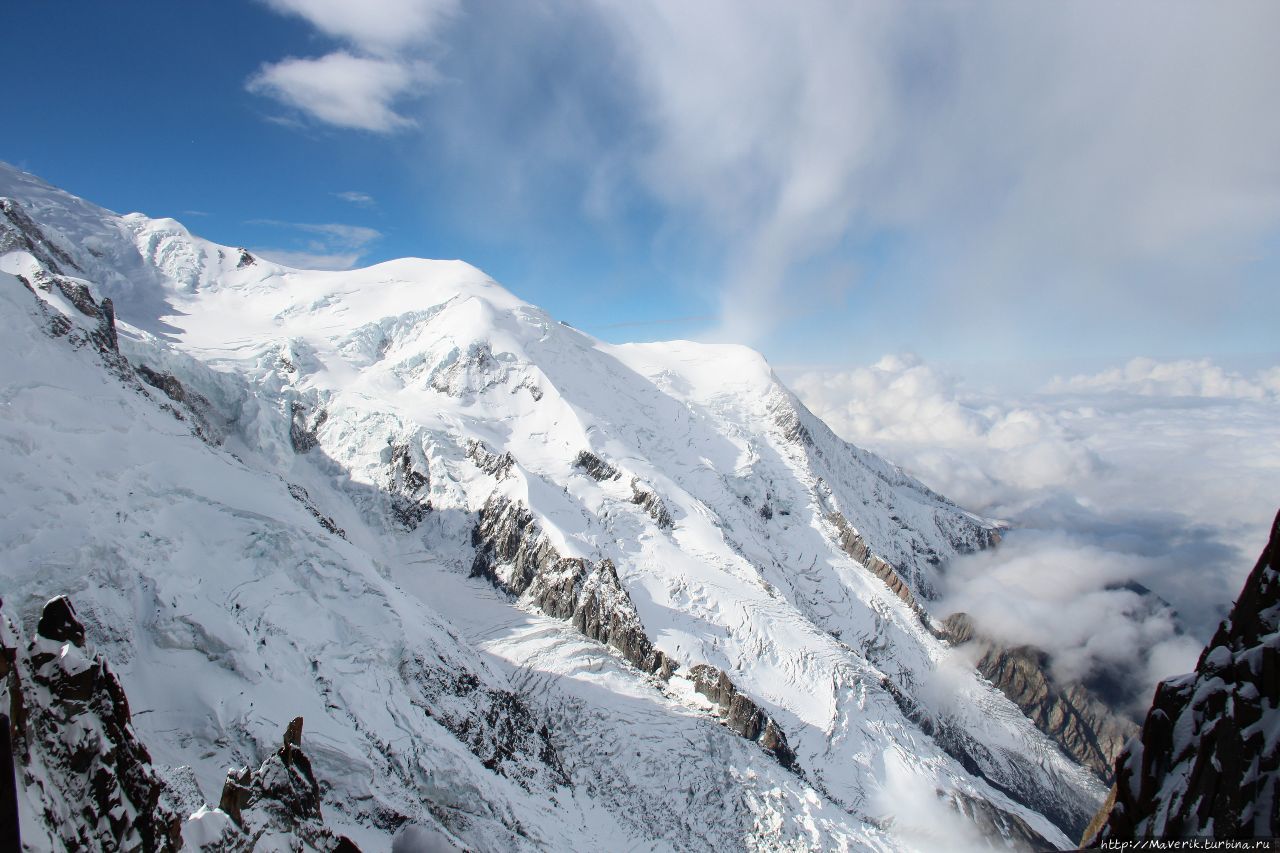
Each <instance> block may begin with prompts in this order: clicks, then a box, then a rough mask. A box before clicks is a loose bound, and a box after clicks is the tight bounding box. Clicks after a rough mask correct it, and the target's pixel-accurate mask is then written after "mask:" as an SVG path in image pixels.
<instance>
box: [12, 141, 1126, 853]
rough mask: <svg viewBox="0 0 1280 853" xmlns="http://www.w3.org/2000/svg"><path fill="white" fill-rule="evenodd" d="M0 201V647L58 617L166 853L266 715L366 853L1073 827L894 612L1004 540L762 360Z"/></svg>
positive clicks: (1003, 731)
mask: <svg viewBox="0 0 1280 853" xmlns="http://www.w3.org/2000/svg"><path fill="white" fill-rule="evenodd" d="M0 199H3V201H0V300H2V301H3V310H2V311H0V316H2V317H3V323H4V334H3V335H0V365H2V367H0V440H2V441H3V443H4V445H5V448H6V450H5V452H4V453H3V454H2V455H0V466H3V471H2V476H0V490H2V500H3V505H4V507H5V512H4V513H3V519H2V520H0V548H3V553H4V554H5V558H4V561H3V569H2V572H3V575H2V578H3V586H2V588H0V596H2V597H3V612H4V614H5V615H6V617H7V618H8V619H10V620H12V622H13V624H14V625H15V626H17V627H18V629H20V630H23V631H25V633H26V635H29V636H34V635H35V623H36V620H37V619H38V618H39V615H40V613H41V608H42V607H43V605H44V603H45V602H46V601H47V600H49V599H50V598H52V597H55V596H60V595H66V596H68V597H69V599H70V600H71V601H73V602H74V606H75V609H76V611H77V612H78V613H79V616H80V619H81V620H82V621H83V623H84V627H85V631H86V633H87V635H88V637H89V639H90V640H91V641H92V644H93V646H94V647H95V648H96V649H97V650H98V652H99V653H101V654H102V655H103V656H104V658H105V659H106V660H109V661H110V665H111V668H112V670H113V671H114V673H115V675H116V677H118V679H119V681H120V683H121V685H122V686H123V688H124V690H125V691H126V692H127V695H128V697H129V702H130V705H131V706H132V709H133V713H132V722H131V725H132V729H133V731H135V732H136V734H137V736H138V738H139V739H140V740H141V741H142V742H144V743H145V744H146V746H147V748H148V749H149V750H150V753H151V757H152V761H153V763H154V765H155V767H156V772H157V773H158V774H159V776H160V777H161V778H163V779H165V780H168V783H169V788H170V789H171V790H172V791H176V792H184V793H183V795H182V796H178V795H177V794H173V795H172V796H171V799H172V800H173V802H172V803H170V805H169V806H168V807H170V808H172V809H173V810H174V811H175V812H176V813H181V814H184V815H188V816H192V817H190V818H189V819H188V831H187V833H186V835H185V836H184V837H186V838H187V839H188V843H189V845H198V843H199V841H200V839H203V838H205V837H206V835H207V833H206V832H205V830H206V829H207V828H208V827H209V826H212V825H214V824H215V823H216V825H217V826H223V825H224V824H225V821H223V823H217V822H216V821H214V820H213V819H212V818H211V817H210V815H211V814H212V815H215V816H216V815H219V814H221V812H218V811H217V809H216V806H217V803H218V791H219V790H220V789H221V786H222V784H223V780H224V778H225V777H226V775H227V771H228V769H229V768H243V767H257V766H258V765H259V764H260V763H261V762H262V759H263V756H265V755H267V754H268V753H270V751H271V750H272V749H273V748H275V746H276V745H277V744H278V743H279V740H280V732H281V731H282V730H284V728H285V726H286V724H287V723H289V721H290V720H293V719H294V718H296V717H303V718H305V720H306V732H307V734H306V741H305V748H306V753H307V755H308V756H309V757H310V762H311V766H312V767H313V768H314V772H315V776H316V777H317V779H318V780H319V783H320V786H321V789H322V791H323V810H324V817H325V822H326V824H327V825H328V826H329V827H331V828H332V831H333V832H334V833H340V834H342V835H344V836H347V837H349V838H350V839H352V840H353V841H354V842H355V843H357V844H358V845H359V846H360V847H361V848H362V849H366V850H379V849H389V848H390V846H391V844H392V843H393V840H394V839H396V838H401V839H404V838H410V837H429V838H431V839H433V840H432V844H435V845H436V846H441V845H444V846H445V849H447V848H448V845H452V846H453V847H455V848H457V849H472V850H494V851H497V850H580V849H636V850H780V849H792V850H935V849H990V848H994V849H1043V848H1044V847H1047V846H1057V847H1062V848H1069V847H1071V846H1073V845H1072V844H1071V841H1070V839H1072V838H1077V837H1079V836H1080V834H1081V832H1082V830H1083V829H1084V827H1085V826H1086V825H1087V823H1088V821H1089V819H1090V817H1092V816H1093V814H1094V813H1095V812H1096V811H1097V809H1098V806H1099V805H1100V804H1101V802H1102V799H1103V797H1104V795H1105V789H1104V788H1103V786H1102V784H1101V783H1100V782H1099V780H1098V779H1097V778H1096V777H1095V776H1094V775H1093V774H1091V773H1090V772H1089V771H1088V770H1086V769H1085V768H1083V767H1081V766H1080V765H1078V764H1077V763H1075V762H1074V761H1073V760H1071V759H1070V758H1069V757H1067V756H1066V755H1065V754H1064V753H1063V751H1062V750H1061V749H1060V748H1059V746H1058V745H1057V744H1055V743H1054V742H1053V741H1052V740H1051V739H1050V738H1048V737H1047V736H1046V735H1045V734H1044V733H1042V732H1041V731H1040V730H1038V729H1037V728H1036V727H1035V725H1034V724H1033V723H1032V722H1031V721H1029V720H1028V719H1027V718H1026V716H1024V715H1023V713H1022V712H1021V711H1020V710H1019V709H1018V707H1017V706H1015V705H1014V704H1013V703H1012V702H1011V701H1010V700H1009V699H1008V698H1007V697H1006V696H1005V695H1004V694H1003V693H1001V692H1000V691H999V690H998V689H996V688H995V687H994V686H993V685H992V684H990V683H989V682H988V681H986V680H985V679H984V678H983V677H982V676H981V675H980V674H979V673H978V672H977V671H976V670H975V669H974V667H973V664H972V662H971V661H970V660H968V659H967V658H966V657H964V656H963V655H961V654H958V653H957V651H956V649H955V648H953V645H952V643H951V642H950V641H949V639H948V634H947V631H946V628H945V627H944V625H943V622H942V617H943V616H945V615H947V614H941V613H939V614H934V613H932V612H931V610H930V602H931V600H932V599H933V597H934V596H935V594H936V590H937V587H938V582H939V578H940V576H941V575H940V573H941V572H944V571H945V565H946V562H947V560H949V559H951V558H952V557H954V556H956V555H957V554H961V553H967V552H971V551H974V550H976V549H981V548H987V547H992V546H993V545H994V544H995V543H996V542H998V539H999V526H998V525H997V524H995V523H993V522H991V521H989V520H986V519H984V518H981V517H978V516H976V515H974V514H972V513H969V512H966V511H964V510H963V509H961V508H960V507H958V506H956V505H955V504H953V503H952V502H950V501H948V500H947V499H945V498H944V497H942V496H940V495H938V494H936V493H934V492H932V491H930V490H929V489H928V488H926V487H925V486H923V485H922V484H921V483H919V482H918V481H916V480H915V479H913V478H912V477H910V476H908V475H907V474H905V473H904V472H903V471H901V470H900V469H898V468H897V467H895V466H894V465H892V464H890V463H888V462H886V461H885V460H882V459H880V458H879V457H876V456H875V455H873V454H871V453H868V452H866V451H863V450H860V449H859V448H856V447H854V446H852V445H850V444H848V443H846V442H844V441H842V440H840V439H839V438H837V437H836V436H835V435H834V434H833V433H832V432H831V430H830V429H828V428H827V426H826V425H825V424H823V423H822V421H820V420H819V419H817V418H816V417H814V416H813V415H812V414H811V413H810V412H809V411H808V410H807V409H805V408H804V406H803V405H801V404H800V402H799V401H798V400H797V398H796V397H795V396H794V395H793V394H792V393H791V392H790V391H789V390H788V389H787V388H786V387H785V386H784V385H783V384H782V383H781V382H780V381H779V380H778V378H777V377H776V376H775V375H774V373H773V371H772V370H771V368H770V367H769V365H768V363H767V362H766V361H765V360H764V358H763V357H762V356H760V355H759V354H758V353H756V352H754V351H752V350H750V349H747V348H745V347H740V346H731V345H709V344H701V343H692V342H684V341H676V342H666V343H649V344H627V345H611V344H607V343H604V342H601V341H599V340H596V339H594V338H592V337H591V336H589V335H587V334H585V333H583V332H581V331H578V330H576V329H573V328H571V327H569V326H567V325H565V324H563V323H561V322H558V321H557V320H555V319H554V318H553V317H551V316H549V315H548V314H547V313H546V312H544V311H542V310H540V309H538V308H537V307H535V306H532V305H530V304H527V303H525V302H523V301H521V300H520V299H519V298H517V297H516V296H514V295H513V294H512V293H510V292H509V291H507V290H506V289H504V288H503V287H501V286H500V285H498V284H497V283H496V282H494V281H493V280H492V279H490V278H489V277H488V276H486V275H485V274H484V273H483V272H481V271H480V270H478V269H476V268H474V267H472V266H470V265H468V264H465V263H463V262H460V261H428V260H419V259H404V260H398V261H391V262H387V263H382V264H378V265H376V266H372V267H369V268H366V269H359V270H351V271H342V272H320V271H307V270H296V269H289V268H287V267H284V266H281V265H278V264H274V263H271V262H270V261H267V260H266V259H263V258H261V257H256V256H255V255H254V254H252V253H251V252H249V251H247V250H244V249H239V248H235V247H227V246H219V245H216V244H214V243H211V242H209V241H206V240H204V239H201V238H199V237H197V236H194V235H192V234H191V233H190V232H189V231H187V229H186V228H185V227H183V226H182V225H181V224H180V223H178V222H176V221H173V220H169V219H152V218H149V217H146V216H143V215H141V214H128V215H117V214H115V213H112V212H110V211H107V210H105V209H102V208H100V207H97V206H95V205H93V204H91V203H89V202H86V201H84V200H82V199H79V198H77V197H75V196H73V195H71V194H69V193H66V192H64V191H62V190H59V189H57V188H54V187H51V186H49V185H48V184H45V183H44V182H42V181H40V180H39V179H38V178H35V177H34V176H31V175H29V174H26V173H24V172H21V171H19V170H17V169H14V168H12V167H9V166H5V165H3V164H0ZM22 772H31V773H36V772H38V769H28V771H23V770H22V768H20V774H21V773H22ZM38 788H39V786H32V785H27V786H26V787H24V786H23V783H22V780H21V779H20V780H19V789H20V790H21V791H22V792H23V794H22V796H23V797H25V798H26V799H24V800H23V801H22V802H21V803H20V806H21V810H22V813H23V815H24V823H23V831H24V840H25V842H26V843H27V844H28V846H29V847H30V848H31V849H37V850H38V849H54V848H56V847H57V846H58V845H59V844H61V843H63V842H61V841H59V838H58V835H57V832H58V830H57V827H56V826H51V825H49V823H48V821H43V820H42V819H41V818H40V815H41V813H42V809H43V808H44V806H43V805H42V804H41V803H40V802H38V801H37V800H38V799H39V797H38ZM201 827H204V829H201ZM424 834H425V835H424ZM282 843H284V842H282ZM297 843H299V844H301V843H302V842H301V841H298V842H297ZM281 849H287V848H281Z"/></svg>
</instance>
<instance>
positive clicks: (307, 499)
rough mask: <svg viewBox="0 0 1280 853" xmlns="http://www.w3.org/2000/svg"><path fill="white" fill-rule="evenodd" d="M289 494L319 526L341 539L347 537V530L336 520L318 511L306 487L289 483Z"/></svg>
mask: <svg viewBox="0 0 1280 853" xmlns="http://www.w3.org/2000/svg"><path fill="white" fill-rule="evenodd" d="M289 494H290V496H292V497H293V499H294V500H295V501H297V502H298V503H300V504H302V505H303V506H304V507H306V508H307V512H309V513H311V517H312V518H314V519H315V520H316V522H317V523H318V524H319V525H320V526H321V527H323V528H324V529H325V530H327V531H329V532H330V533H332V534H333V535H334V536H337V537H339V538H341V539H346V538H347V531H345V530H343V529H342V528H341V527H339V526H338V523H337V522H336V521H334V520H333V519H332V518H330V517H329V516H327V515H325V514H324V513H323V512H321V511H320V508H319V507H317V506H316V505H315V503H313V502H312V500H311V495H309V494H308V493H307V490H306V489H304V488H302V486H299V485H297V484H296V483H289Z"/></svg>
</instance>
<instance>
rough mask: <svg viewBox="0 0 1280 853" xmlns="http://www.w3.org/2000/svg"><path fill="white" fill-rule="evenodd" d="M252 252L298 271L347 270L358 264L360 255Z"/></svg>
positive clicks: (274, 251)
mask: <svg viewBox="0 0 1280 853" xmlns="http://www.w3.org/2000/svg"><path fill="white" fill-rule="evenodd" d="M253 251H254V252H255V253H256V254H258V255H260V256H262V257H264V258H266V259H267V260H269V261H274V262H275V263H277V264H283V265H284V266H286V267H293V268H294V269H299V270H349V269H353V268H354V267H355V266H356V264H358V263H359V262H360V255H359V253H357V252H347V253H345V254H343V253H337V254H334V253H324V252H303V251H293V250H290V249H254V250H253Z"/></svg>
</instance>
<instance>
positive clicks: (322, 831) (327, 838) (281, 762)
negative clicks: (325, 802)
mask: <svg viewBox="0 0 1280 853" xmlns="http://www.w3.org/2000/svg"><path fill="white" fill-rule="evenodd" d="M320 802H321V793H320V783H319V782H318V781H317V780H316V776H315V773H314V772H313V771H312V769H311V760H310V759H309V758H308V757H307V754H306V752H304V751H303V749H302V718H301V717H295V718H294V719H293V721H292V722H290V723H289V725H288V727H287V728H286V729H285V732H284V739H283V742H282V743H281V745H280V748H279V749H277V750H276V751H275V752H273V753H272V754H271V755H269V756H268V757H267V759H266V760H265V761H263V762H262V765H261V766H260V767H258V769H257V770H252V771H251V770H250V769H249V768H247V767H239V768H232V769H231V770H229V771H227V778H226V781H225V782H224V783H223V786H222V796H221V798H220V799H219V802H218V808H217V809H216V810H211V809H207V808H205V809H201V810H200V811H199V812H196V814H194V815H193V816H192V817H191V819H190V820H188V822H187V827H186V828H185V829H184V833H183V834H184V836H186V837H188V838H189V839H190V840H191V841H192V843H193V846H199V847H200V848H201V849H204V850H209V851H232V850H235V851H240V850H250V849H256V848H258V847H259V846H264V847H266V848H270V849H273V842H275V843H277V844H278V843H280V842H282V841H283V842H284V844H285V845H286V846H287V848H288V849H296V850H315V851H323V852H324V853H358V851H359V848H358V847H356V845H355V844H354V843H353V842H352V841H351V840H350V839H349V838H347V837H345V836H340V835H336V834H334V833H333V832H332V831H331V830H330V829H329V828H328V827H327V826H325V824H324V815H323V814H322V812H321V807H320ZM223 816H225V818H224V817H223ZM228 819H229V820H228Z"/></svg>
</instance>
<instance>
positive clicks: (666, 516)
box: [631, 477, 675, 530]
mask: <svg viewBox="0 0 1280 853" xmlns="http://www.w3.org/2000/svg"><path fill="white" fill-rule="evenodd" d="M631 502H632V503H633V504H638V505H640V506H642V507H644V510H645V512H647V513H649V517H650V518H652V519H653V521H654V523H655V524H657V525H658V527H660V528H662V529H663V530H670V529H671V528H672V527H673V526H674V525H675V522H674V521H672V520H671V513H670V512H669V511H668V510H667V505H666V504H664V503H663V502H662V498H660V497H658V493H657V492H655V491H653V490H652V489H650V488H648V487H647V486H645V485H644V484H643V483H641V482H640V479H639V478H638V477H637V478H633V479H632V480H631Z"/></svg>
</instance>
